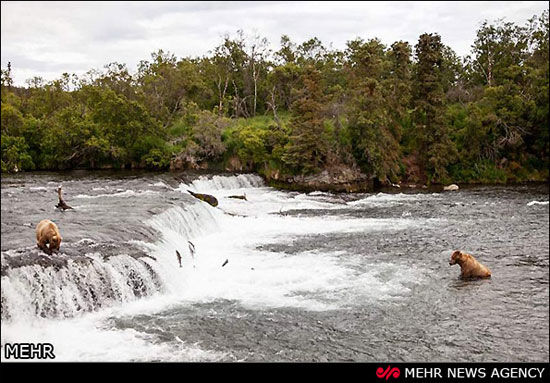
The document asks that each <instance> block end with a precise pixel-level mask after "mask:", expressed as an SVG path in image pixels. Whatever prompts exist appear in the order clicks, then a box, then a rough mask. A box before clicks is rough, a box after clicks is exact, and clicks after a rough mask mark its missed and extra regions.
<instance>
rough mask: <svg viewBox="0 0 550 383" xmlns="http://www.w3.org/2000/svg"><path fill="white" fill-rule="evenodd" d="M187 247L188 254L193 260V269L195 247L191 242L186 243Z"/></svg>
mask: <svg viewBox="0 0 550 383" xmlns="http://www.w3.org/2000/svg"><path fill="white" fill-rule="evenodd" d="M187 243H188V245H189V253H190V254H191V258H193V268H195V245H194V244H193V242H191V241H187Z"/></svg>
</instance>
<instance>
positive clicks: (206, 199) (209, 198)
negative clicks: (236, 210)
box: [187, 190, 218, 207]
mask: <svg viewBox="0 0 550 383" xmlns="http://www.w3.org/2000/svg"><path fill="white" fill-rule="evenodd" d="M187 191H188V192H189V194H191V195H192V196H193V197H195V198H198V199H200V200H201V201H204V202H207V203H209V204H210V205H212V206H214V207H216V206H218V200H217V199H216V197H214V196H211V195H210V194H201V193H193V192H192V191H191V190H187Z"/></svg>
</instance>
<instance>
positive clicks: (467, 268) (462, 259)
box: [449, 250, 491, 279]
mask: <svg viewBox="0 0 550 383" xmlns="http://www.w3.org/2000/svg"><path fill="white" fill-rule="evenodd" d="M455 263H458V264H459V265H460V271H461V273H460V276H461V277H462V278H465V279H469V278H490V277H491V271H490V270H489V269H488V268H487V267H485V266H483V265H482V264H481V263H479V262H478V261H477V260H476V259H475V258H474V257H473V256H471V255H470V254H467V253H464V252H462V251H459V250H457V251H455V252H454V253H453V254H452V255H451V259H450V261H449V265H454V264H455Z"/></svg>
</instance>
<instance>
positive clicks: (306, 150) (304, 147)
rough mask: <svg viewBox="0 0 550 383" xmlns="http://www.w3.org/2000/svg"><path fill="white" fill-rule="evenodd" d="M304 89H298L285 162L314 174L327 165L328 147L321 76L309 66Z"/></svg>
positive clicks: (296, 168) (284, 157)
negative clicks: (325, 133) (325, 163)
mask: <svg viewBox="0 0 550 383" xmlns="http://www.w3.org/2000/svg"><path fill="white" fill-rule="evenodd" d="M301 82H302V88H301V89H300V90H296V96H295V98H296V101H294V103H293V105H292V115H293V117H292V120H291V135H290V142H289V143H288V144H287V145H286V147H285V151H286V153H285V155H284V156H283V161H284V162H285V163H286V164H287V165H288V166H290V167H291V168H292V169H294V170H295V171H298V172H301V173H302V174H308V173H313V172H315V171H317V170H319V169H320V167H321V166H322V165H323V164H324V162H325V159H326V155H327V152H328V147H327V143H326V139H325V135H324V125H323V119H322V114H323V106H322V103H323V93H322V89H321V87H320V82H321V75H320V73H319V71H318V70H317V69H315V68H314V67H313V66H311V65H308V66H306V67H305V69H304V73H303V75H302V77H301Z"/></svg>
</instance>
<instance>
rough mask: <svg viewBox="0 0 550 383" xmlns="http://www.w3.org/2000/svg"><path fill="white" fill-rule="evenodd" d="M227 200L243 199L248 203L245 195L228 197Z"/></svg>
mask: <svg viewBox="0 0 550 383" xmlns="http://www.w3.org/2000/svg"><path fill="white" fill-rule="evenodd" d="M227 198H235V199H244V200H245V201H248V200H247V199H246V195H230V196H229V197H227Z"/></svg>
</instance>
